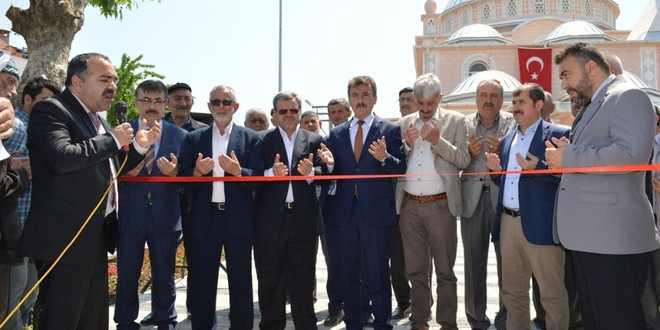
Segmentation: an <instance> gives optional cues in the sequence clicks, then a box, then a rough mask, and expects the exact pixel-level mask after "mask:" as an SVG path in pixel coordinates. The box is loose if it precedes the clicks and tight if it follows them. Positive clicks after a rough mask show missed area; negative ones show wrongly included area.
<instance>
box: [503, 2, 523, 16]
mask: <svg viewBox="0 0 660 330" xmlns="http://www.w3.org/2000/svg"><path fill="white" fill-rule="evenodd" d="M518 7H520V6H519V5H518V1H516V0H509V1H507V4H506V12H507V15H508V16H517V15H518V14H519V13H518Z"/></svg>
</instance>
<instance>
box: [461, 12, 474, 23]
mask: <svg viewBox="0 0 660 330" xmlns="http://www.w3.org/2000/svg"><path fill="white" fill-rule="evenodd" d="M470 24H472V10H471V9H465V10H463V11H462V12H461V26H468V25H470Z"/></svg>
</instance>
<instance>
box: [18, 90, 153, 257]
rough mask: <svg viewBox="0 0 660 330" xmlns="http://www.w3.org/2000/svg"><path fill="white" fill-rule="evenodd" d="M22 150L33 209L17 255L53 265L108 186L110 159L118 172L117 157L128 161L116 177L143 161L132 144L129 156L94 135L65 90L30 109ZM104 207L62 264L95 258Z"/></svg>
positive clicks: (107, 139) (110, 140)
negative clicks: (29, 172)
mask: <svg viewBox="0 0 660 330" xmlns="http://www.w3.org/2000/svg"><path fill="white" fill-rule="evenodd" d="M101 124H102V125H103V127H104V128H105V130H106V132H109V131H110V127H109V126H108V124H107V123H106V122H105V120H104V119H103V118H101ZM27 145H28V148H30V166H31V167H32V204H31V206H30V212H29V214H28V217H27V220H26V223H25V227H24V229H23V235H22V236H21V242H20V246H19V253H20V254H21V255H23V256H27V257H30V258H33V259H36V260H42V261H53V260H55V258H57V256H58V255H59V254H60V253H61V252H62V250H63V249H64V247H65V246H66V245H67V244H68V243H69V241H71V239H72V238H73V236H74V235H75V234H76V232H77V231H78V229H79V228H80V227H81V226H82V224H83V223H84V222H85V219H87V217H88V216H89V215H90V213H91V212H92V210H93V209H94V206H95V205H96V204H97V203H98V202H99V199H101V196H103V193H104V191H105V189H106V188H107V187H108V186H109V185H110V183H111V180H112V177H111V172H110V163H109V160H112V161H113V162H114V164H115V169H116V170H119V169H120V164H121V163H120V162H119V158H122V159H123V158H124V157H126V156H127V157H128V160H127V162H126V165H125V166H124V168H123V170H122V172H121V173H120V175H121V174H122V173H123V172H125V171H128V170H130V169H132V168H133V167H135V166H136V165H137V164H138V163H139V162H140V161H141V160H142V159H143V158H144V156H143V155H141V154H139V153H138V152H137V151H136V150H135V149H134V148H133V145H132V144H131V145H130V150H129V152H128V154H126V153H125V152H123V151H122V149H120V148H117V144H116V142H115V140H114V138H113V137H112V136H111V134H110V133H105V134H103V135H97V133H96V129H95V128H94V124H92V121H91V119H90V118H89V116H88V115H87V113H86V112H85V109H84V108H83V107H82V105H81V104H80V102H79V101H78V100H77V99H76V98H75V97H74V96H73V94H72V93H71V92H70V91H69V90H68V89H67V90H65V91H64V92H62V93H61V94H59V95H57V96H55V97H53V98H50V99H48V100H44V101H42V102H38V103H37V104H36V105H35V106H34V108H33V109H32V113H31V114H30V125H28V142H27ZM108 196H110V194H108ZM106 204H107V197H106V198H105V199H103V200H102V202H101V204H100V207H99V208H98V209H97V210H96V212H94V214H93V215H92V218H91V220H90V222H89V223H88V225H87V227H86V228H85V230H84V231H83V232H82V234H81V235H80V237H78V240H77V241H76V243H74V244H73V245H72V246H71V249H70V250H69V251H68V253H67V254H66V255H65V256H64V258H63V259H62V260H61V262H62V263H65V264H75V265H80V264H82V263H85V262H89V260H90V259H89V258H90V257H91V256H93V255H96V254H97V253H98V249H99V248H100V246H99V244H102V243H104V242H105V241H106V239H104V237H103V236H104V229H103V224H104V218H105V216H104V213H105V206H106ZM115 221H116V220H115ZM106 243H107V242H106Z"/></svg>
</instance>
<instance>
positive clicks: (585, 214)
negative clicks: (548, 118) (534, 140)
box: [545, 43, 660, 329]
mask: <svg viewBox="0 0 660 330" xmlns="http://www.w3.org/2000/svg"><path fill="white" fill-rule="evenodd" d="M555 64H557V65H558V68H559V77H560V78H561V80H562V86H561V87H562V89H565V90H566V91H567V92H568V93H569V94H570V96H571V99H575V101H576V103H579V104H584V105H585V106H584V107H583V109H582V110H581V111H580V112H579V113H578V115H577V117H576V118H575V122H574V123H573V129H571V135H570V142H569V141H568V140H565V139H564V140H560V139H555V138H553V139H552V142H549V141H548V142H546V146H547V147H548V148H547V149H546V154H545V156H546V160H547V162H548V164H549V165H550V167H551V168H580V167H590V166H621V165H638V164H648V162H649V159H650V157H651V153H652V150H653V136H654V133H655V122H656V120H655V112H654V109H653V104H652V103H651V100H650V99H649V97H648V96H647V95H646V93H644V92H643V91H642V90H640V89H638V88H636V87H634V86H632V85H631V84H628V83H626V82H625V81H623V80H622V78H621V77H615V76H614V75H612V74H610V68H609V65H608V64H607V62H606V61H605V59H604V58H603V55H602V54H601V53H600V51H599V50H598V49H596V48H595V47H594V46H593V45H589V44H586V43H575V44H571V45H568V46H567V47H566V48H565V49H564V50H563V51H561V52H559V53H558V54H557V55H556V56H555ZM553 144H554V145H553ZM644 183H645V172H618V173H611V172H610V173H564V174H563V176H562V180H561V183H560V185H559V194H558V197H557V207H556V217H557V233H558V237H559V242H560V243H561V244H562V245H564V247H566V248H567V249H570V250H572V254H573V264H574V265H575V275H576V283H577V290H578V300H579V304H580V310H581V311H582V321H583V324H584V328H585V329H645V328H646V326H647V325H646V321H645V318H644V311H643V307H642V304H641V301H642V300H641V296H642V291H643V289H644V284H645V283H646V279H647V270H648V265H649V263H650V252H651V251H653V250H656V249H658V247H660V244H659V243H658V241H659V239H658V233H657V229H656V227H655V221H654V219H653V211H652V208H651V204H650V202H649V199H648V198H647V195H646V192H645V184H644Z"/></svg>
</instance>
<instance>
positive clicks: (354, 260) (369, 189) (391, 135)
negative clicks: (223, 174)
mask: <svg viewBox="0 0 660 330" xmlns="http://www.w3.org/2000/svg"><path fill="white" fill-rule="evenodd" d="M376 92H377V89H376V82H375V81H374V80H373V78H371V77H369V76H357V77H354V78H352V79H351V80H350V81H349V83H348V100H349V103H350V104H351V108H352V109H353V112H354V113H355V116H354V117H353V119H352V120H349V121H348V122H346V123H344V124H341V125H339V126H337V127H335V128H333V129H332V131H330V135H329V136H328V138H327V140H326V143H327V146H328V149H330V150H331V151H332V153H333V155H334V157H335V165H334V167H333V169H332V173H334V174H346V175H384V174H403V173H405V171H406V162H405V157H404V155H403V152H402V150H401V149H402V143H401V130H400V128H399V126H398V125H396V124H394V123H392V122H390V121H389V120H386V119H382V118H380V117H378V116H376V115H375V114H374V113H373V108H374V105H375V104H376V101H377V99H378V97H377V94H376ZM333 203H335V205H336V206H337V207H336V208H335V210H336V212H335V215H334V218H333V222H334V224H333V225H334V226H336V227H337V228H335V229H334V230H336V232H337V234H338V235H339V238H338V239H339V241H340V248H339V254H340V255H341V257H342V258H343V259H342V260H341V267H342V271H341V272H340V275H339V281H340V287H341V290H342V297H343V298H344V311H345V314H346V315H345V317H344V322H345V323H346V328H347V329H362V327H363V326H364V324H363V321H362V320H361V317H360V316H361V315H360V314H361V313H360V312H361V310H360V296H361V295H367V297H368V298H369V299H371V303H372V306H373V315H374V324H373V326H374V329H392V325H390V324H389V322H390V319H391V317H392V315H391V314H392V289H391V288H390V267H389V257H390V246H391V240H392V227H393V226H394V225H395V224H396V209H395V204H394V203H395V199H394V184H393V182H392V179H391V178H370V179H366V180H360V179H347V180H338V181H337V193H336V195H335V199H334V202H333ZM363 265H364V266H363ZM362 273H364V274H365V281H366V282H367V289H368V292H361V290H360V284H361V283H360V275H361V274H362Z"/></svg>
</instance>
